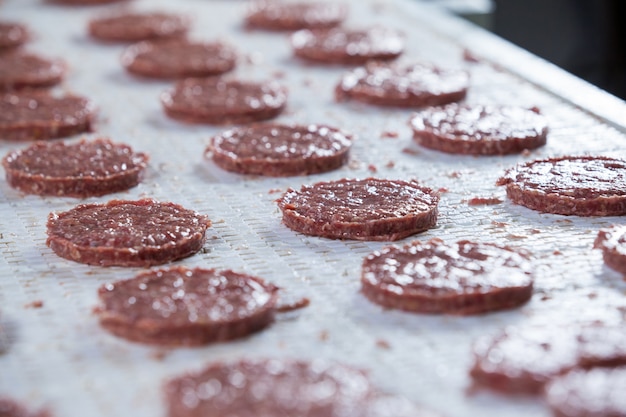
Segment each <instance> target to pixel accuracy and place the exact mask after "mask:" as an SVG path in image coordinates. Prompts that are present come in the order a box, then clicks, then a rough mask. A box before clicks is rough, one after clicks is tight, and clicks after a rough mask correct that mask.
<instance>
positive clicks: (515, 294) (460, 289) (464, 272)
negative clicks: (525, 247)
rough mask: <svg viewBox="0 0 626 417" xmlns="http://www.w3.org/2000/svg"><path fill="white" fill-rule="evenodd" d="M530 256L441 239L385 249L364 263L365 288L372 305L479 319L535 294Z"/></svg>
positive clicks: (363, 284) (514, 305) (507, 250)
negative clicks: (480, 316) (480, 314)
mask: <svg viewBox="0 0 626 417" xmlns="http://www.w3.org/2000/svg"><path fill="white" fill-rule="evenodd" d="M532 288H533V276H532V274H531V268H530V264H529V262H528V258H527V255H526V254H524V253H520V252H516V251H514V250H513V249H511V248H508V247H505V246H498V245H495V244H490V243H476V242H470V241H467V240H462V241H459V242H456V243H455V244H446V243H444V242H443V241H442V240H440V239H431V240H429V241H427V242H420V241H414V242H411V243H409V244H407V245H405V246H403V247H398V246H387V247H385V248H382V249H381V250H380V251H376V252H374V253H372V254H371V255H369V256H368V257H366V258H365V260H364V261H363V267H362V273H361V289H362V292H363V294H364V295H365V296H366V297H367V298H369V299H370V300H371V301H373V302H375V303H377V304H380V305H382V306H384V307H388V308H397V309H401V310H406V311H412V312H416V313H449V314H463V315H465V314H479V313H485V312H489V311H495V310H502V309H508V308H513V307H517V306H519V305H521V304H523V303H525V302H526V301H528V300H529V299H530V297H531V295H532Z"/></svg>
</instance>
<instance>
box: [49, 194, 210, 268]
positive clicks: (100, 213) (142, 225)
mask: <svg viewBox="0 0 626 417" xmlns="http://www.w3.org/2000/svg"><path fill="white" fill-rule="evenodd" d="M210 225H211V222H210V221H209V219H208V218H207V217H206V216H203V215H201V214H198V213H196V212H195V211H191V210H187V209H185V208H183V207H181V206H179V205H178V204H174V203H169V202H165V203H162V202H158V201H154V200H150V199H144V200H139V201H125V200H112V201H109V202H108V203H106V204H81V205H78V206H76V207H75V208H73V209H71V210H69V211H66V212H62V213H58V214H57V213H52V214H50V216H49V217H48V225H47V232H48V239H47V241H46V244H47V245H48V246H49V247H50V248H51V249H52V250H53V251H54V252H55V253H56V254H57V255H59V256H60V257H62V258H65V259H69V260H72V261H76V262H80V263H84V264H89V265H99V266H141V267H148V266H151V265H159V264H164V263H166V262H171V261H175V260H177V259H180V258H184V257H187V256H190V255H192V254H194V253H196V252H197V251H199V250H200V249H201V248H202V245H204V242H205V240H206V237H205V232H206V229H207V228H208V227H209V226H210Z"/></svg>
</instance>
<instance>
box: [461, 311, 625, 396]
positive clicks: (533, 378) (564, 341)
mask: <svg viewBox="0 0 626 417" xmlns="http://www.w3.org/2000/svg"><path fill="white" fill-rule="evenodd" d="M474 355H475V361H474V365H473V367H472V369H471V371H470V374H471V376H472V377H473V379H474V381H475V382H476V383H477V384H478V385H480V386H485V387H487V388H490V389H493V390H496V391H500V392H504V393H506V394H539V393H541V392H542V390H543V388H544V386H545V384H546V383H547V382H548V381H550V380H552V379H554V378H555V377H558V376H560V375H563V374H564V373H566V372H568V371H570V370H572V369H575V368H583V369H586V368H592V367H596V366H605V367H613V366H618V365H623V364H626V326H624V325H615V326H609V325H602V324H575V323H573V324H571V325H567V326H563V325H560V326H558V325H549V324H546V325H545V326H537V325H535V326H525V327H517V328H516V327H511V328H508V329H506V330H505V331H503V332H502V333H500V334H498V335H495V336H486V337H482V338H480V339H479V340H478V341H477V342H476V343H475V345H474Z"/></svg>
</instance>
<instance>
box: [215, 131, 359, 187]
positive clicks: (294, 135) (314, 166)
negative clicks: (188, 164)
mask: <svg viewBox="0 0 626 417" xmlns="http://www.w3.org/2000/svg"><path fill="white" fill-rule="evenodd" d="M351 146H352V135H351V134H349V133H347V132H343V131H341V130H339V129H337V128H334V127H330V126H326V125H316V124H309V125H293V124H292V125H286V124H276V123H259V124H253V125H250V126H245V127H236V128H233V129H230V130H227V131H225V132H222V133H220V134H219V135H217V136H214V137H213V138H211V144H210V145H209V146H208V147H207V149H206V155H207V156H208V157H210V158H211V159H212V160H213V162H215V164H216V165H218V166H219V167H220V168H222V169H225V170H226V171H231V172H236V173H239V174H252V175H266V176H272V177H282V176H294V175H309V174H317V173H321V172H327V171H332V170H335V169H338V168H340V167H341V166H342V165H344V164H345V163H346V162H347V161H348V158H349V152H350V148H351Z"/></svg>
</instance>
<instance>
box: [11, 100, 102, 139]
mask: <svg viewBox="0 0 626 417" xmlns="http://www.w3.org/2000/svg"><path fill="white" fill-rule="evenodd" d="M94 112H95V109H94V106H93V105H92V103H91V102H90V101H89V100H87V99H86V98H83V97H79V96H73V95H66V96H62V97H57V96H52V95H49V94H47V93H43V92H39V93H32V92H21V93H19V94H13V93H5V94H2V95H0V139H6V140H39V139H54V138H63V137H67V136H71V135H75V134H78V133H83V132H89V131H90V130H91V125H92V119H93V117H94Z"/></svg>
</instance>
